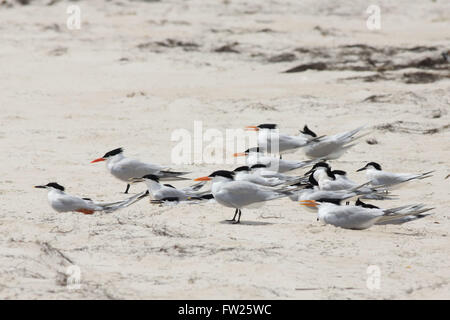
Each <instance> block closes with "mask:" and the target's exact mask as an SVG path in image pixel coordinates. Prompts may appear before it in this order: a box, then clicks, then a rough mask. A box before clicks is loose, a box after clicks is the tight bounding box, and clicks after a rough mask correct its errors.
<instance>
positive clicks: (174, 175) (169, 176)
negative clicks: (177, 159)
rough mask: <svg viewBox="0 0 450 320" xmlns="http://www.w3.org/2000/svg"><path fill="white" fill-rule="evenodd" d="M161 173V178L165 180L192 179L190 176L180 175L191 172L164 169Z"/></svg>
mask: <svg viewBox="0 0 450 320" xmlns="http://www.w3.org/2000/svg"><path fill="white" fill-rule="evenodd" d="M159 173H160V176H159V179H160V180H163V181H176V180H190V179H188V178H183V177H180V176H184V175H186V174H189V173H190V172H182V171H164V170H162V171H160V172H159Z"/></svg>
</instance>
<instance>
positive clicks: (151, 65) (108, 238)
mask: <svg viewBox="0 0 450 320" xmlns="http://www.w3.org/2000/svg"><path fill="white" fill-rule="evenodd" d="M49 2H55V3H54V4H52V5H47V4H48V3H49ZM6 3H13V6H12V7H10V8H8V7H7V5H6ZM378 3H379V4H380V6H381V10H382V11H381V18H382V21H381V30H379V31H370V30H368V29H367V28H366V24H365V23H366V17H367V15H366V14H365V10H366V8H367V6H368V5H369V4H370V2H368V1H301V3H300V1H294V0H292V1H264V2H261V1H234V0H228V1H201V0H195V1H175V0H172V1H161V2H143V1H125V0H121V1H119V0H114V1H79V2H66V1H50V0H48V1H32V2H31V4H29V5H24V6H22V5H19V4H17V3H16V2H14V1H11V0H7V1H6V2H5V1H4V4H3V5H0V35H1V46H0V65H1V72H0V91H1V98H0V108H1V113H0V123H1V128H0V148H1V150H2V168H3V171H2V177H1V179H0V193H1V195H2V201H1V204H0V205H1V207H0V209H1V210H0V298H2V299H43V298H49V299H109V298H111V299H131V298H135V299H159V298H169V299H173V298H177V299H180V298H181V299H183V298H194V299H197V298H199V299H200V298H213V299H216V298H222V299H239V298H247V299H299V298H300V299H303V298H313V299H367V298H375V299H421V298H425V299H431V298H437V299H448V298H450V290H449V289H450V286H449V279H450V268H449V265H450V259H449V252H450V241H449V226H450V221H449V219H450V216H449V205H450V197H449V195H450V194H449V185H450V179H447V180H445V179H444V177H445V176H447V175H448V174H449V173H450V168H449V165H448V161H449V158H450V143H449V141H450V130H449V124H450V121H449V114H448V112H449V109H450V108H449V103H450V90H449V89H450V80H449V64H448V63H443V62H442V59H443V58H442V57H441V52H443V51H445V50H448V49H449V46H450V28H449V25H450V3H449V2H448V1H444V0H437V1H414V2H411V1H406V0H402V1H395V2H392V1H378ZM69 4H77V5H79V6H80V8H81V10H82V26H81V30H73V31H70V30H68V29H67V28H66V18H67V16H68V15H67V14H66V8H67V6H68V5H69ZM351 45H357V46H351ZM223 46H225V47H223ZM217 49H220V50H217ZM216 51H219V52H216ZM223 51H225V52H223ZM227 51H228V52H227ZM281 54H283V55H282V56H280V55H281ZM426 58H429V60H426ZM439 59H441V60H439ZM278 60H282V61H281V62H276V61H278ZM312 62H314V63H316V62H323V63H324V65H323V64H322V65H319V66H318V67H317V66H316V68H319V69H325V70H307V71H304V72H298V73H283V71H286V70H288V69H291V68H293V67H296V66H299V65H302V64H306V63H312ZM358 70H359V71H358ZM383 70H384V71H383ZM196 120H198V121H203V124H204V127H205V129H207V128H217V129H219V130H223V131H224V130H225V129H227V128H242V127H244V126H246V125H252V124H253V125H254V124H258V123H264V122H274V123H279V124H280V126H281V130H282V131H283V132H287V133H291V134H294V133H296V132H297V130H298V129H300V128H301V127H302V126H303V125H304V124H305V123H307V124H308V125H309V126H310V127H311V128H312V129H313V130H315V131H318V132H319V134H332V133H337V132H341V131H345V130H349V129H353V128H355V127H357V126H359V125H362V124H367V125H368V126H369V127H370V128H372V132H371V133H370V135H369V136H368V138H374V139H376V140H377V141H378V144H372V145H370V144H368V143H366V142H365V141H364V140H362V141H361V142H360V143H359V144H358V145H357V146H356V147H354V149H352V150H351V151H350V152H349V153H347V154H346V155H344V156H343V157H342V158H341V159H339V160H337V161H334V162H332V165H333V167H335V168H339V169H344V170H348V171H349V172H350V175H351V177H352V178H353V179H354V180H357V181H361V182H363V181H364V179H365V177H364V175H361V174H359V173H358V174H357V173H355V172H354V170H356V169H357V168H359V167H361V166H362V165H364V163H365V162H367V161H377V162H380V163H381V164H382V165H383V166H384V167H385V169H386V170H389V171H394V172H423V171H427V170H431V169H435V170H436V172H435V175H434V176H433V177H432V178H430V179H427V180H424V181H422V182H411V183H409V184H408V185H405V186H404V187H402V188H401V189H399V190H398V191H396V194H398V195H399V196H400V199H399V200H396V201H388V202H383V203H381V204H380V203H379V202H378V203H376V204H378V205H381V206H383V207H390V206H397V205H401V204H408V203H417V202H424V203H426V204H428V205H430V206H434V207H436V209H435V210H434V215H433V216H430V217H427V218H425V219H421V220H419V221H415V222H412V223H409V224H405V225H403V226H375V227H373V228H371V229H369V230H365V231H351V230H343V229H339V228H334V227H332V226H322V225H321V224H320V223H319V222H317V221H316V217H315V215H314V214H311V213H309V212H306V211H303V210H302V208H300V207H299V205H298V204H297V203H294V202H291V201H289V200H287V199H281V200H277V201H273V202H270V203H268V204H267V205H266V206H264V207H263V208H260V209H257V210H253V211H250V210H244V211H243V217H242V220H243V223H242V224H241V225H229V224H227V223H223V220H224V219H229V218H230V217H231V216H232V214H233V210H231V209H227V208H224V207H221V206H219V205H217V204H202V205H199V206H177V207H173V208H167V207H162V208H161V207H157V206H151V205H150V204H149V203H148V201H142V202H140V203H138V204H136V205H135V206H133V207H130V208H127V209H125V210H122V211H118V212H115V213H113V214H96V215H93V216H84V215H80V214H76V213H66V214H57V213H55V212H54V211H53V210H52V209H51V208H50V207H49V206H48V204H47V201H46V194H45V192H43V191H42V190H36V189H33V188H32V186H33V185H36V184H42V183H47V182H50V181H58V182H59V183H60V184H62V185H65V186H66V187H67V189H68V191H69V193H72V194H77V195H83V196H91V197H93V198H94V199H96V200H101V201H110V200H116V199H120V198H123V197H124V195H123V194H121V192H123V190H124V187H125V185H124V184H123V183H121V182H118V181H117V180H115V179H114V178H113V177H112V176H111V175H109V174H108V173H107V172H106V169H105V168H104V166H103V165H101V164H96V165H91V164H89V161H90V160H92V159H95V158H96V157H99V156H101V155H103V153H105V152H106V151H109V150H111V149H113V148H116V147H120V146H122V147H124V148H125V149H126V154H127V155H129V156H132V157H137V158H139V159H142V160H148V161H152V162H155V163H161V164H169V165H170V163H169V162H170V155H171V148H172V147H173V146H175V144H176V143H175V142H171V141H170V137H171V133H172V132H173V130H176V129H178V128H186V129H188V130H192V126H193V122H194V121H196ZM400 121H401V122H400ZM435 129H437V130H435ZM430 130H431V131H430ZM287 158H289V159H302V158H303V155H302V153H301V152H297V153H296V154H292V155H289V156H287ZM220 167H224V166H223V165H222V166H221V165H190V166H176V167H175V168H177V169H187V170H190V171H192V172H193V173H192V175H190V177H192V178H195V177H196V176H199V175H204V174H208V173H210V172H211V171H212V170H214V169H215V168H220ZM233 167H234V166H227V168H233ZM299 173H301V171H300V172H299ZM142 189H143V186H134V187H133V188H132V192H137V191H140V190H142ZM71 264H75V265H77V266H79V268H80V271H81V288H80V289H78V290H71V289H69V288H67V287H66V285H65V284H66V281H67V275H65V272H66V268H67V267H68V266H69V265H71ZM369 265H377V266H379V268H380V271H381V286H380V289H379V290H369V289H368V288H367V286H366V280H367V274H366V270H367V267H368V266H369Z"/></svg>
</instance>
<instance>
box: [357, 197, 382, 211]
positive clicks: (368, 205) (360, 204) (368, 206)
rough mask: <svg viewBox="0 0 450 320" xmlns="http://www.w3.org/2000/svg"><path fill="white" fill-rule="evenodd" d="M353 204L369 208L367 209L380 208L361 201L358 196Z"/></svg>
mask: <svg viewBox="0 0 450 320" xmlns="http://www.w3.org/2000/svg"><path fill="white" fill-rule="evenodd" d="M355 205H356V206H359V207H363V208H369V209H380V208H379V207H377V206H374V205H373V204H368V203H364V202H362V201H361V200H360V199H359V198H358V199H357V200H356V202H355Z"/></svg>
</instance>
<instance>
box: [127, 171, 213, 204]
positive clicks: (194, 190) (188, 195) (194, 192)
mask: <svg viewBox="0 0 450 320" xmlns="http://www.w3.org/2000/svg"><path fill="white" fill-rule="evenodd" d="M130 182H131V183H137V182H144V183H145V184H146V185H147V188H148V191H149V192H150V195H151V198H152V199H153V200H155V201H156V202H164V201H174V202H181V201H186V200H189V199H192V198H196V199H200V197H201V196H203V195H205V194H206V193H205V192H202V193H200V192H199V190H200V189H201V188H202V187H203V186H204V185H205V184H206V182H200V183H196V184H194V185H192V186H189V187H186V188H183V189H177V188H175V187H174V186H172V185H170V184H164V185H163V184H160V183H159V177H158V176H155V175H154V174H147V175H145V176H143V177H142V178H132V179H130ZM156 202H153V203H156Z"/></svg>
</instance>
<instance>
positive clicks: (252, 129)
mask: <svg viewBox="0 0 450 320" xmlns="http://www.w3.org/2000/svg"><path fill="white" fill-rule="evenodd" d="M245 130H247V131H259V128H258V127H256V126H247V127H245Z"/></svg>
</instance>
